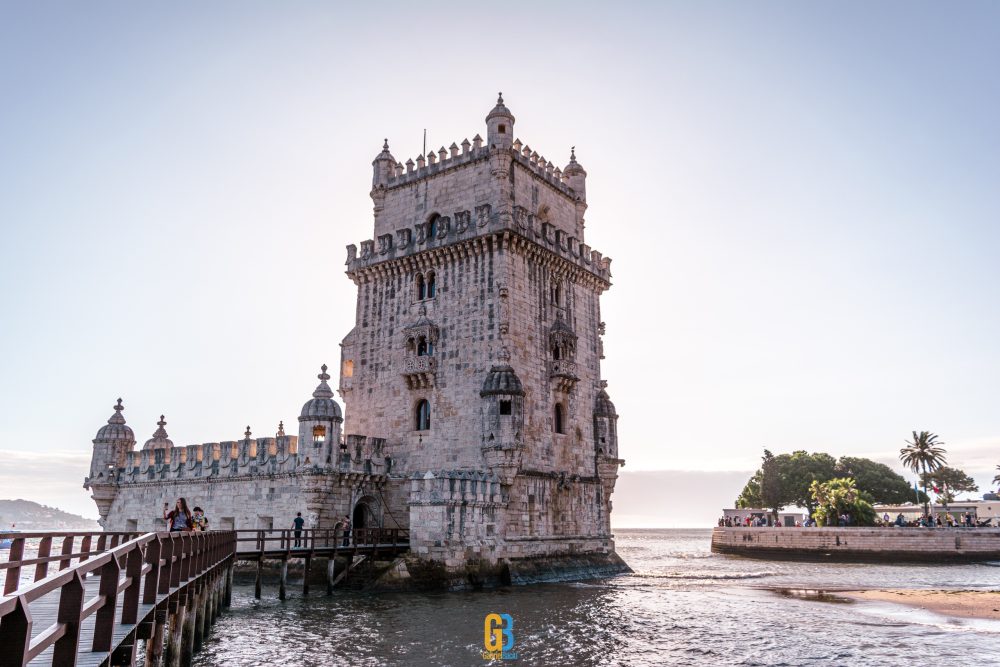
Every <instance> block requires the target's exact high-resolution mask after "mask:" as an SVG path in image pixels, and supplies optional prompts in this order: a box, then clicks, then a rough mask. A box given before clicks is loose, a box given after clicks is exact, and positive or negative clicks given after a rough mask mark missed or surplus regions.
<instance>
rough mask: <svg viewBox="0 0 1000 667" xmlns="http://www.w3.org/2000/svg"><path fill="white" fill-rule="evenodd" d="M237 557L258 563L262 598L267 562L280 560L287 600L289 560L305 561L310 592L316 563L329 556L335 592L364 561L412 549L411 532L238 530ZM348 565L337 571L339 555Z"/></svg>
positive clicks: (329, 582) (305, 587) (281, 593)
mask: <svg viewBox="0 0 1000 667" xmlns="http://www.w3.org/2000/svg"><path fill="white" fill-rule="evenodd" d="M236 534H237V539H236V545H237V546H236V549H237V551H236V558H237V560H241V561H256V562H257V577H256V581H255V583H254V596H255V597H256V598H257V599H260V596H261V584H262V580H263V569H264V561H265V560H271V561H279V562H280V567H281V572H280V577H279V584H278V598H279V599H281V600H284V599H285V598H286V596H287V590H288V562H289V561H290V560H295V559H301V560H302V561H303V573H302V594H303V595H309V579H310V574H311V571H312V562H313V559H314V558H316V557H319V558H325V559H326V592H327V594H330V593H332V592H333V588H334V586H336V585H337V584H338V583H340V581H341V580H343V579H344V577H346V576H347V575H348V574H349V573H350V572H351V571H352V570H353V569H354V568H356V567H357V566H359V565H361V564H362V563H364V562H366V561H367V562H371V561H375V560H378V559H388V558H395V557H396V556H399V555H401V554H403V553H404V552H406V551H408V550H409V548H410V537H409V531H407V530H405V529H402V528H356V529H354V530H351V531H348V534H346V535H345V534H344V531H342V530H337V529H332V528H317V529H311V530H302V531H294V530H238V531H236ZM338 557H342V558H344V559H345V565H344V567H343V568H342V569H341V571H340V572H339V573H338V572H337V569H336V568H337V558H338Z"/></svg>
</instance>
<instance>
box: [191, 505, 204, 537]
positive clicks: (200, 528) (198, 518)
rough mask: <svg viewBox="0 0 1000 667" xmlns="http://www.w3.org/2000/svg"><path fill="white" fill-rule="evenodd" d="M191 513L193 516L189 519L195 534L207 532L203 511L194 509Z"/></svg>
mask: <svg viewBox="0 0 1000 667" xmlns="http://www.w3.org/2000/svg"><path fill="white" fill-rule="evenodd" d="M193 511H194V516H193V517H192V518H191V525H192V527H193V528H194V531H195V532H196V533H204V532H205V531H206V530H208V517H207V516H205V510H203V509H202V508H200V507H195V508H194V510H193Z"/></svg>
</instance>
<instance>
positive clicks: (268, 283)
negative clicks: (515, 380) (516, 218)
mask: <svg viewBox="0 0 1000 667" xmlns="http://www.w3.org/2000/svg"><path fill="white" fill-rule="evenodd" d="M998 62H1000V6H998V5H997V4H995V3H977V2H963V3H953V4H948V5H945V4H942V3H914V2H905V3H903V2H882V3H837V4H833V3H829V4H825V5H820V4H818V3H811V4H809V5H807V4H805V3H796V2H756V3H743V2H739V3H703V2H698V3H695V2H690V3H628V2H617V3H586V2H573V3H568V2H567V3H555V2H551V3H549V2H547V3H538V2H535V3H516V2H509V3H489V4H479V5H476V4H472V3H468V2H462V3H398V4H396V3H387V2H384V3H378V4H372V5H370V6H368V5H363V4H362V3H356V6H353V7H351V8H349V9H342V8H340V7H337V6H335V5H334V4H333V3H312V2H293V3H248V2H239V3H235V2H233V3H225V2H218V3H210V4H208V3H183V2H181V3H168V4H160V5H155V6H154V5H152V4H150V3H143V4H135V3H87V4H84V3H56V2H44V3H37V2H36V3H33V2H21V3H13V2H6V3H3V4H2V5H0V224H2V231H3V234H2V244H0V284H2V286H3V289H2V291H0V313H2V314H3V316H2V325H0V350H2V352H3V355H2V359H3V364H2V368H0V406H2V413H0V414H2V416H3V419H2V421H0V450H3V451H2V452H0V453H2V454H4V455H5V456H6V461H5V464H4V467H3V468H2V469H0V496H2V497H13V496H18V495H20V496H23V497H28V498H32V499H35V500H40V501H48V502H56V503H58V504H60V505H62V506H64V507H67V508H68V509H74V510H77V511H86V512H87V513H88V514H91V515H93V514H94V510H93V504H92V503H91V501H89V500H88V499H87V498H86V495H85V493H84V492H83V490H82V489H80V488H79V484H80V483H81V482H82V478H83V475H84V474H85V472H86V462H87V461H88V460H89V456H90V440H91V438H93V435H94V433H95V432H96V430H97V428H98V427H99V426H100V425H101V424H102V423H104V421H105V420H106V419H107V417H108V416H109V414H110V413H111V406H112V405H113V403H114V400H115V399H116V398H117V397H118V396H122V397H123V398H124V399H125V405H126V417H127V419H128V421H129V423H130V424H131V425H132V427H133V428H134V429H135V431H136V433H137V437H138V438H139V440H140V443H141V442H142V441H143V440H144V439H145V438H147V437H149V435H150V434H151V433H152V431H153V430H154V429H155V421H156V417H157V416H158V415H159V414H160V413H161V412H163V413H165V414H166V415H167V421H168V425H167V430H168V431H169V433H170V435H171V437H172V438H173V439H174V441H175V442H176V443H178V444H191V443H195V442H205V441H218V440H223V439H235V438H236V437H238V436H239V435H240V434H241V433H242V432H243V428H244V427H245V426H246V425H247V424H248V423H249V424H250V425H251V426H252V428H253V430H254V432H255V433H258V434H271V433H273V431H274V429H275V427H276V425H277V422H278V420H279V419H284V420H285V421H286V423H289V424H293V423H295V416H296V415H297V414H298V410H299V408H300V406H301V404H302V402H304V401H305V400H306V399H307V398H308V397H309V394H310V392H311V391H312V389H313V387H314V385H315V377H314V376H315V374H316V372H317V367H318V366H319V364H320V363H322V362H324V361H325V362H327V363H330V364H331V365H334V366H335V365H336V363H337V361H338V359H339V347H338V343H339V341H340V340H341V338H342V337H343V335H344V334H345V333H346V332H347V331H348V330H349V329H350V327H351V325H352V320H353V316H354V297H355V293H354V288H353V285H352V284H351V283H350V281H349V280H348V279H347V278H346V277H345V276H344V275H343V269H344V265H343V262H344V259H345V251H344V246H345V245H347V244H348V243H357V242H358V241H360V240H362V239H365V238H369V237H370V235H371V225H372V221H371V201H370V199H369V198H368V194H367V193H368V190H369V187H370V179H371V167H370V163H371V160H372V158H373V157H374V156H375V154H376V153H377V152H378V151H379V149H380V147H381V141H382V138H383V137H388V138H389V141H390V145H391V147H392V150H393V152H394V154H395V155H396V157H397V158H399V159H400V160H401V161H405V159H406V158H407V157H415V156H416V154H417V153H418V152H419V150H420V142H421V133H422V130H423V128H425V127H426V128H427V130H428V137H429V140H428V144H429V148H430V147H433V148H437V147H438V146H440V145H442V144H443V145H445V146H447V145H449V144H450V143H451V142H452V141H455V142H460V141H461V140H462V139H463V138H465V137H470V138H471V137H472V136H473V135H474V134H476V133H477V132H479V133H482V132H483V129H484V122H483V118H484V116H485V114H486V113H487V111H488V110H489V109H490V107H491V106H492V104H493V102H494V100H495V95H496V91H497V90H503V91H504V95H505V99H506V101H507V103H508V106H509V107H510V108H511V109H512V110H513V112H514V114H515V115H516V116H517V123H516V126H515V134H517V136H519V137H520V138H521V139H522V140H523V141H526V142H527V143H528V144H530V145H531V146H532V148H535V149H536V150H538V151H539V152H540V153H541V154H543V155H544V156H545V157H547V158H549V159H553V160H555V161H556V162H558V163H560V164H563V163H565V161H566V160H567V158H568V153H569V146H571V145H576V146H577V154H578V156H579V158H580V161H581V162H582V164H584V166H585V167H586V168H587V171H588V173H589V177H588V184H587V192H588V199H589V205H590V207H589V209H588V212H587V223H588V225H587V240H588V242H589V243H590V244H591V245H593V246H594V247H595V248H597V249H599V250H601V251H602V252H604V253H605V254H607V255H609V256H611V257H612V258H613V259H614V264H613V266H612V271H613V274H614V283H615V285H614V287H613V288H612V290H611V291H610V292H609V293H608V294H607V295H606V296H605V298H604V302H603V309H604V310H603V315H604V319H605V320H606V321H607V323H608V334H607V336H606V338H605V341H606V352H607V360H606V361H605V365H604V373H605V376H606V378H607V379H608V381H609V383H610V384H609V391H610V392H611V395H612V398H613V399H614V400H615V402H616V404H617V405H618V408H619V412H620V413H621V415H622V416H621V421H620V433H621V451H622V453H623V456H624V457H625V458H626V459H627V461H628V463H627V468H626V470H655V469H679V470H710V471H712V470H714V471H721V470H748V469H750V468H753V467H755V465H756V463H757V461H758V457H759V455H760V450H761V448H762V447H764V446H768V447H770V448H771V449H772V450H774V451H787V450H790V449H793V448H807V449H810V450H825V451H829V452H831V453H833V454H837V455H839V454H855V455H871V456H875V457H880V458H884V459H892V458H894V457H895V453H896V450H897V449H898V448H899V447H900V446H901V445H902V440H903V438H904V437H906V436H907V435H908V433H909V432H910V431H911V430H913V429H929V430H933V431H936V432H937V433H939V434H940V435H941V436H942V438H943V439H944V440H945V441H946V442H947V443H949V446H950V450H951V452H952V461H953V463H955V464H957V465H960V466H964V467H966V468H967V469H968V470H969V471H970V472H974V473H975V474H976V476H977V478H978V479H979V480H980V482H981V483H982V484H985V483H986V482H987V481H988V479H989V478H991V477H992V474H988V472H989V471H990V469H991V468H992V467H993V466H994V465H996V464H997V463H1000V346H998V344H997V341H1000V261H998V260H1000V258H998V254H1000V193H998V189H997V185H998V184H1000V125H998V121H997V119H998V118H1000V108H998V107H1000V77H998V76H997V74H996V71H997V63H998ZM29 459H30V460H29ZM38 461H41V462H43V463H44V466H39V465H37V462H38ZM42 471H49V472H51V473H52V477H51V480H52V481H51V482H45V481H43V479H42ZM730 483H731V482H730ZM3 487H6V488H3ZM736 491H738V489H736ZM733 495H735V492H734V493H733Z"/></svg>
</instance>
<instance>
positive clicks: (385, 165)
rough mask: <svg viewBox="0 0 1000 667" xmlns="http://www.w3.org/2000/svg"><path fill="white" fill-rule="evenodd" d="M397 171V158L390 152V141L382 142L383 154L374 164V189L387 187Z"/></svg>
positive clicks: (377, 156) (380, 154) (376, 157)
mask: <svg viewBox="0 0 1000 667" xmlns="http://www.w3.org/2000/svg"><path fill="white" fill-rule="evenodd" d="M395 169H396V158H394V157H393V156H392V153H390V152H389V140H388V139H385V140H384V141H383V142H382V152H381V153H379V154H378V155H376V156H375V160H374V161H373V162H372V187H373V188H375V187H378V186H380V185H386V184H387V183H388V182H389V179H391V178H392V176H393V173H394V171H395Z"/></svg>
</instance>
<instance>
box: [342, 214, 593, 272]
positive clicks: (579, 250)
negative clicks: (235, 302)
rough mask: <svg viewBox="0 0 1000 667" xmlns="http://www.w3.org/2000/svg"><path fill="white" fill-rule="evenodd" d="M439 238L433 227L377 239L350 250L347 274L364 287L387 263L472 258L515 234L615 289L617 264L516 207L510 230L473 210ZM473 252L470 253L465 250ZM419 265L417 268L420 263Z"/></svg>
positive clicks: (448, 219)
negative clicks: (370, 272) (437, 253)
mask: <svg viewBox="0 0 1000 667" xmlns="http://www.w3.org/2000/svg"><path fill="white" fill-rule="evenodd" d="M434 223H435V226H434V230H433V231H434V233H433V234H429V233H428V225H429V224H430V223H426V222H421V223H417V224H416V225H414V226H413V227H408V228H403V229H397V230H396V232H395V234H383V235H382V236H379V237H378V238H377V239H369V240H367V241H362V242H361V245H360V251H359V248H358V246H356V245H354V244H351V245H349V246H347V262H346V264H347V274H348V275H349V276H351V278H352V279H354V280H355V281H358V280H359V278H360V276H361V274H362V273H363V272H364V271H365V270H366V269H369V268H373V267H376V266H378V265H381V264H382V263H384V262H389V261H391V260H398V259H403V258H410V257H413V258H414V259H417V257H418V256H420V255H421V254H422V253H428V254H430V251H434V250H437V249H441V250H444V251H450V250H452V248H451V246H456V247H455V248H454V251H455V252H459V253H462V252H466V251H468V249H469V248H472V247H474V246H475V245H476V244H477V243H481V242H482V241H483V237H496V236H501V235H504V234H505V233H506V234H515V235H517V236H518V237H519V238H521V239H522V240H523V241H526V242H528V243H530V244H533V245H535V246H537V247H538V248H540V249H545V250H548V251H551V252H553V253H555V255H557V256H558V257H559V258H561V259H563V260H565V261H566V262H567V263H569V264H570V265H572V266H574V267H576V268H578V269H582V270H584V271H586V272H587V273H589V274H591V275H593V276H595V277H596V278H598V279H600V280H602V281H604V282H606V283H610V281H611V258H610V257H605V256H604V255H603V254H602V253H601V252H599V251H597V250H594V249H592V248H591V247H590V246H589V245H587V244H586V243H583V242H582V241H580V240H579V239H578V238H576V237H575V236H573V235H571V234H568V233H566V232H565V231H563V230H562V229H559V228H558V227H556V226H555V225H553V224H552V223H550V222H546V221H544V220H542V219H540V218H539V217H538V216H536V215H535V214H534V213H532V212H531V211H529V210H528V209H526V208H525V207H523V206H515V207H514V209H513V215H512V219H511V222H510V223H509V224H505V223H503V222H502V220H501V217H500V216H499V215H495V214H494V213H493V210H492V207H491V206H490V205H489V204H482V205H480V206H476V207H475V208H474V209H472V210H461V211H453V212H450V214H449V215H442V216H440V217H438V218H437V219H436V220H435V221H434ZM465 246H468V247H467V248H466V249H465V250H463V247H465ZM415 264H416V263H415Z"/></svg>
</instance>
